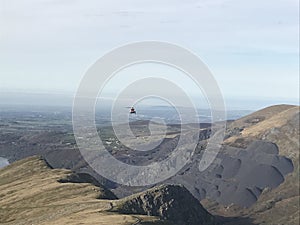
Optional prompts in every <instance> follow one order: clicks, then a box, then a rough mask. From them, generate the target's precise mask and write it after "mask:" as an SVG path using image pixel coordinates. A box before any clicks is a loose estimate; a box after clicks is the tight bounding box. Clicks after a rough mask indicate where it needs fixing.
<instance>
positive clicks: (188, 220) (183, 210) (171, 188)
mask: <svg viewBox="0 0 300 225" xmlns="http://www.w3.org/2000/svg"><path fill="white" fill-rule="evenodd" d="M116 210H118V211H119V212H121V213H125V214H145V215H152V216H158V217H159V218H161V219H163V220H168V221H172V224H181V225H184V224H186V225H201V224H205V225H210V224H214V220H213V217H212V216H211V215H210V214H209V213H208V212H207V211H206V210H205V209H204V208H203V207H202V206H201V205H200V204H199V201H198V200H197V199H196V198H194V197H193V196H192V195H191V194H190V192H189V191H188V190H187V189H186V188H185V187H183V186H181V185H161V186H158V187H154V188H152V189H149V190H147V191H145V192H142V193H139V194H135V195H132V196H129V197H126V198H124V199H122V200H119V201H118V202H117V205H116Z"/></svg>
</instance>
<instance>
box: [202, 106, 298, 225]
mask: <svg viewBox="0 0 300 225" xmlns="http://www.w3.org/2000/svg"><path fill="white" fill-rule="evenodd" d="M299 114H300V107H299V106H292V105H278V106H271V107H268V108H265V109H262V110H260V111H257V112H255V113H253V114H250V115H249V116H246V117H243V118H241V119H239V120H236V121H234V122H232V123H231V124H229V126H228V131H227V133H228V138H227V139H226V140H225V142H224V143H225V144H227V145H230V146H234V147H244V148H245V147H247V146H249V145H251V143H253V141H257V140H263V141H268V142H272V143H274V144H275V145H276V146H278V150H279V154H280V155H283V156H286V157H288V158H290V159H292V162H293V166H294V170H293V172H292V173H291V174H288V175H287V176H286V177H285V179H284V182H283V183H282V184H281V185H280V186H279V187H277V188H275V189H269V188H266V189H264V190H263V192H262V194H261V195H260V197H259V199H258V201H257V202H256V203H255V204H254V205H253V206H252V207H250V208H249V209H242V208H239V207H237V206H234V205H231V206H229V207H228V206H221V205H219V204H217V203H213V202H212V201H207V200H205V201H202V203H203V204H204V206H205V207H206V208H207V209H209V211H210V212H213V214H217V215H223V216H226V217H243V216H244V217H249V218H252V221H254V222H255V224H266V225H269V224H289V225H298V224H299V201H300V199H299V138H300V136H299V125H300V124H299ZM257 150H259V151H264V149H263V148H257ZM259 174H260V173H258V174H257V175H259ZM224 221H226V222H223V224H240V222H239V221H237V222H236V221H235V220H230V219H227V220H226V219H225V220H224Z"/></svg>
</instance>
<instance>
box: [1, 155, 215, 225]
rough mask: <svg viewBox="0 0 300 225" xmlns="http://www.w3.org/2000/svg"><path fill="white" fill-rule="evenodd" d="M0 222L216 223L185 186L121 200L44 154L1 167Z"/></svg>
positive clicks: (162, 187)
mask: <svg viewBox="0 0 300 225" xmlns="http://www.w3.org/2000/svg"><path fill="white" fill-rule="evenodd" d="M88 182H89V183H88ZM92 183H94V184H92ZM0 223H1V224H13V225H16V224H55V225H59V224H103V225H104V224H105V225H107V224H120V225H121V224H122V225H128V224H161V225H163V224H180V225H184V224H186V225H193V224H195V225H196V224H197V225H201V224H203V225H204V224H205V225H206V224H207V225H210V224H214V223H213V217H212V216H211V215H210V214H209V213H208V212H207V211H206V210H205V209H204V208H203V207H202V206H201V205H200V203H199V202H198V201H197V200H196V199H195V198H194V197H193V196H192V195H191V194H190V193H189V192H188V191H187V190H186V189H185V188H184V187H182V186H175V185H164V186H160V187H156V188H154V189H151V190H148V191H146V192H143V193H139V194H136V195H134V196H129V197H127V198H125V199H120V200H117V199H116V196H115V195H114V194H113V193H112V192H110V191H109V190H107V189H106V188H104V187H102V186H101V185H100V184H99V183H97V181H96V180H94V179H93V178H92V177H90V176H89V175H86V174H79V175H78V174H74V173H73V172H71V171H70V170H64V169H51V168H49V166H48V165H47V163H46V162H45V161H44V160H42V159H41V158H40V157H31V158H27V159H23V160H21V161H17V162H15V163H13V164H11V165H9V166H7V167H5V168H3V169H1V170H0Z"/></svg>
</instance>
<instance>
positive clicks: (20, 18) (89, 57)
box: [0, 0, 299, 102]
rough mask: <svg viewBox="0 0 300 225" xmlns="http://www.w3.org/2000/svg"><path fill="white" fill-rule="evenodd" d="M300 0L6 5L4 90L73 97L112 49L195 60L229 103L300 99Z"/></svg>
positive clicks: (1, 51) (1, 44)
mask: <svg viewBox="0 0 300 225" xmlns="http://www.w3.org/2000/svg"><path fill="white" fill-rule="evenodd" d="M298 21H299V2H298V0H272V1H271V0H252V1H240V0H186V1H182V0H109V1H108V0H101V1H99V0H89V1H87V0H22V1H20V0H0V90H1V91H22V92H23V91H24V92H50V93H53V92H56V93H57V92H60V93H64V92H66V93H74V92H75V91H76V88H77V86H78V84H79V82H80V79H81V77H82V76H83V75H84V73H85V72H86V70H87V69H88V68H89V66H90V65H91V64H93V63H94V62H95V61H96V60H97V59H98V58H99V57H101V56H102V55H103V54H104V53H106V52H108V51H110V50H111V49H112V48H115V47H117V46H120V45H123V44H126V43H128V42H133V41H143V40H160V41H167V42H171V43H175V44H178V45H181V46H183V47H185V48H188V49H190V50H192V51H193V52H195V53H196V54H197V55H198V56H199V57H200V58H201V59H202V60H203V61H204V62H205V63H206V64H207V65H208V66H209V68H210V69H211V71H212V72H213V74H214V76H215V78H216V80H217V82H218V84H219V86H220V88H221V91H222V92H223V94H224V96H225V97H226V98H231V97H233V98H251V99H262V98H266V99H273V100H274V99H275V100H276V99H280V101H282V100H284V99H286V100H289V101H290V100H291V101H294V102H297V101H298V98H299V94H298V93H299V22H298Z"/></svg>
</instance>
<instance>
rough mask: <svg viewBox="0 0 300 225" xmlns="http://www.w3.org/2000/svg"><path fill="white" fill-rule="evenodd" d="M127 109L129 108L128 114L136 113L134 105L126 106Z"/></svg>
mask: <svg viewBox="0 0 300 225" xmlns="http://www.w3.org/2000/svg"><path fill="white" fill-rule="evenodd" d="M126 108H128V109H130V111H129V114H136V110H135V109H134V107H133V106H132V107H126Z"/></svg>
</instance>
